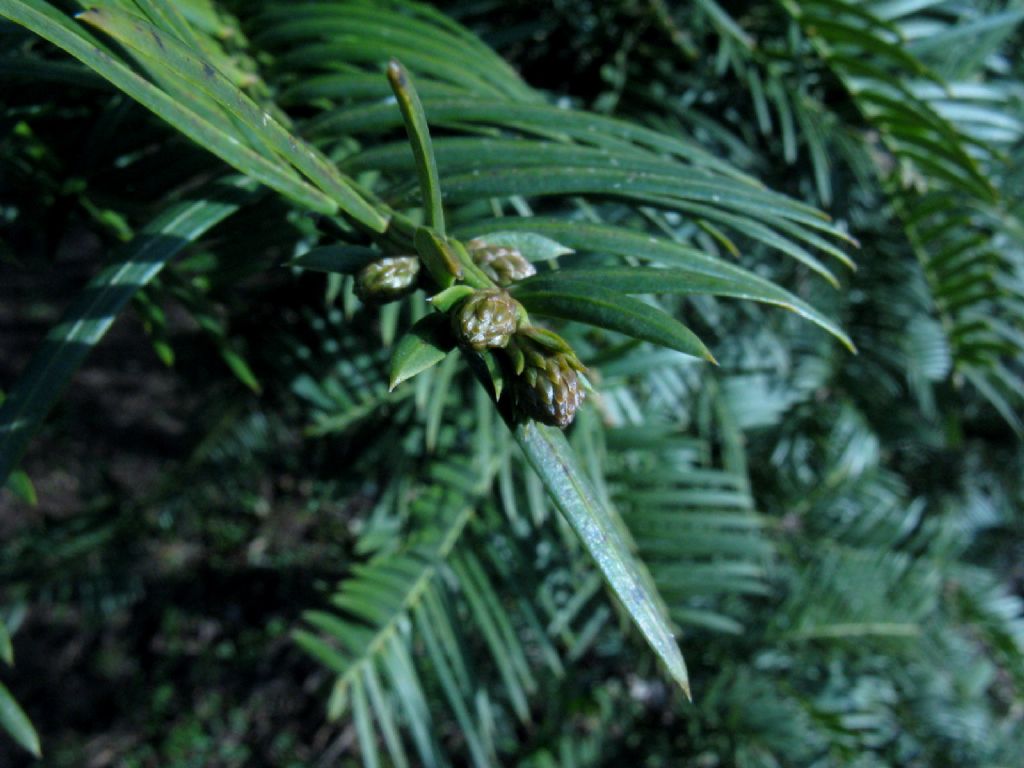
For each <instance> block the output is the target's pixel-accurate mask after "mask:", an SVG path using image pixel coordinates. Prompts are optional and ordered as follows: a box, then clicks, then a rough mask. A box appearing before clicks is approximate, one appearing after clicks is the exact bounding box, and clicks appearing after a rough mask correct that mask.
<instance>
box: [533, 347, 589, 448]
mask: <svg viewBox="0 0 1024 768" xmlns="http://www.w3.org/2000/svg"><path fill="white" fill-rule="evenodd" d="M553 335H554V334H552V336H553ZM563 344H564V342H563ZM519 346H520V348H521V350H522V353H523V357H524V365H523V370H522V373H521V374H520V375H519V379H518V381H517V389H516V399H517V401H518V406H519V408H520V410H522V411H524V412H525V413H527V414H529V415H530V416H532V417H533V418H535V419H537V420H538V421H542V422H544V423H545V424H553V425H555V426H557V427H562V428H563V429H564V428H565V427H567V426H569V425H570V424H571V423H572V420H573V417H574V416H575V415H576V411H577V409H578V408H579V407H580V404H581V403H582V402H583V398H584V397H585V396H586V389H585V385H586V368H584V366H583V364H582V363H581V362H580V361H579V359H578V358H577V357H576V355H575V354H574V353H573V352H572V350H571V349H569V348H568V346H565V347H564V348H563V349H551V348H549V347H544V346H540V345H537V344H535V343H531V342H530V341H527V342H526V343H521V344H520V345H519Z"/></svg>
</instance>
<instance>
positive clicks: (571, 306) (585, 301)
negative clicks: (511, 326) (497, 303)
mask: <svg viewBox="0 0 1024 768" xmlns="http://www.w3.org/2000/svg"><path fill="white" fill-rule="evenodd" d="M515 297H516V299H518V300H519V301H520V302H521V303H522V305H523V306H524V307H526V309H527V311H528V312H531V313H535V314H538V315H545V316H547V317H557V318H559V319H562V320H575V321H577V322H581V323H589V324H590V325H596V326H598V327H599V328H607V329H608V330H610V331H618V332H619V333H623V334H625V335H627V336H632V337H633V338H635V339H641V340H642V341H649V342H651V343H652V344H660V345H661V346H663V347H669V348H670V349H675V350H678V351H679V352H683V353H685V354H687V355H693V356H694V357H699V358H702V359H704V360H709V361H710V362H712V363H714V362H715V358H714V357H713V356H712V354H711V352H709V351H708V348H707V347H705V346H704V342H702V341H701V340H700V339H699V338H697V335H696V334H695V333H694V332H693V331H691V330H690V329H689V328H687V327H686V326H685V325H683V324H682V323H680V322H679V321H678V320H676V319H675V318H673V317H672V316H671V315H669V314H667V313H665V312H662V311H661V310H659V309H655V308H654V307H652V306H651V305H649V304H644V303H643V302H642V301H638V300H636V299H632V298H630V297H628V296H623V295H622V294H620V293H616V292H615V291H610V290H607V289H605V288H600V287H598V286H596V285H592V284H590V283H576V282H573V283H568V282H567V283H566V284H565V285H561V284H559V285H558V286H557V287H556V286H550V287H544V288H537V289H530V288H526V289H522V290H517V291H516V292H515Z"/></svg>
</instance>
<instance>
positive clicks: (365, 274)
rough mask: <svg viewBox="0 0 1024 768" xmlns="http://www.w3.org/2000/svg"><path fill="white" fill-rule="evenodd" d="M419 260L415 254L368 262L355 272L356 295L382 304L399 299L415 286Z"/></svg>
mask: <svg viewBox="0 0 1024 768" xmlns="http://www.w3.org/2000/svg"><path fill="white" fill-rule="evenodd" d="M419 273H420V260H419V259H418V258H417V257H415V256H389V257H387V258H384V259H378V260H377V261H373V262H370V263H369V264H367V265H366V266H365V267H363V268H362V269H361V270H359V272H358V273H357V274H356V285H355V288H356V295H357V296H358V297H359V298H360V299H362V300H363V301H365V302H368V303H376V304H383V303H385V302H388V301H394V300H395V299H400V298H402V297H403V296H405V295H407V294H409V293H412V291H413V290H414V289H415V288H416V278H417V277H418V276H419Z"/></svg>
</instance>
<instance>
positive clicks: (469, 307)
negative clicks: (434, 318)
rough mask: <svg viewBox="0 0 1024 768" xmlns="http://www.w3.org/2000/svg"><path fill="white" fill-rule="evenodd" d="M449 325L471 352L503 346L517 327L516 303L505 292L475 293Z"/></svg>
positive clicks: (517, 311)
mask: <svg viewBox="0 0 1024 768" xmlns="http://www.w3.org/2000/svg"><path fill="white" fill-rule="evenodd" d="M452 324H453V327H454V329H455V335H456V336H457V337H458V338H459V340H460V341H462V343H464V344H467V345H469V346H470V347H472V348H473V349H477V350H480V349H486V348H487V347H504V346H506V345H507V344H508V341H509V339H510V338H511V337H512V334H513V333H515V332H516V327H517V326H518V325H519V302H517V301H516V300H515V299H513V298H512V297H511V296H509V295H508V294H507V293H505V292H504V291H499V290H493V289H492V290H487V291H477V292H476V293H474V294H473V295H472V296H469V297H468V298H467V299H466V300H465V301H463V302H462V304H460V305H459V307H458V309H457V310H456V312H455V314H454V315H453V320H452Z"/></svg>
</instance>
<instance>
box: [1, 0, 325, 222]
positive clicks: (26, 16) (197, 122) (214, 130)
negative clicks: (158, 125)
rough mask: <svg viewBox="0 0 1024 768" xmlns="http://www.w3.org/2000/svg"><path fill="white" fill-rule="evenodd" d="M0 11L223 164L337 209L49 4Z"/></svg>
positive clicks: (5, 2)
mask: <svg viewBox="0 0 1024 768" xmlns="http://www.w3.org/2000/svg"><path fill="white" fill-rule="evenodd" d="M0 16H6V17H7V18H9V19H11V20H12V21H15V22H17V23H18V24H21V25H22V26H24V27H26V28H28V29H30V30H31V31H33V32H35V33H36V34H37V35H39V36H40V37H42V38H45V39H46V40H49V41H50V42H51V43H53V44H54V45H56V46H57V47H58V48H61V49H63V50H65V51H67V52H68V53H70V54H71V55H72V56H74V57H75V58H76V59H78V60H79V61H81V62H82V63H83V64H85V65H86V66H87V67H89V68H90V69H93V70H94V71H95V72H96V73H97V74H99V75H101V76H102V77H104V78H105V79H106V80H109V81H110V82H111V83H113V84H114V85H115V86H117V88H119V89H120V90H122V91H124V92H125V93H126V94H127V95H129V96H131V97H132V98H133V99H135V100H136V101H137V102H139V103H140V104H142V105H143V106H144V107H146V108H147V109H149V110H150V111H152V112H153V113H154V114H156V115H157V116H158V117H160V118H162V119H163V120H166V121H167V122H168V123H170V124H171V125H172V126H174V127H175V128H176V129H178V130H179V131H181V132H182V133H183V134H185V135H186V136H188V137H189V138H190V139H192V140H193V141H194V142H196V143H197V144H199V145H200V146H202V147H205V148H207V149H208V150H210V151H211V152H212V153H213V154H215V155H216V156H217V157H219V158H220V159H221V160H223V161H224V162H226V163H227V164H228V165H231V166H232V167H234V168H236V169H237V170H239V171H241V172H242V173H244V174H246V175H247V176H251V177H252V178H253V179H255V180H257V181H259V182H260V183H262V184H266V185H267V186H268V187H270V188H271V189H275V190H277V191H278V192H280V193H281V194H283V195H285V196H287V197H289V198H291V199H292V200H294V201H295V202H297V203H299V204H301V205H304V206H305V207H307V208H309V209H310V210H314V211H317V212H319V213H325V214H333V213H336V212H337V209H338V205H337V203H336V202H335V201H334V200H332V199H331V198H330V197H328V196H327V195H325V194H324V193H323V192H321V191H320V190H318V189H316V188H315V187H313V186H312V185H310V184H307V183H306V182H305V181H303V180H302V178H301V177H299V175H298V174H297V173H295V171H294V170H292V168H291V167H289V166H288V165H286V164H283V163H274V162H271V161H270V160H268V159H267V158H265V157H262V156H261V155H259V154H258V153H256V152H254V151H253V150H252V149H250V148H248V147H246V146H244V145H242V144H240V143H238V141H237V140H236V139H235V137H233V136H230V135H228V134H227V133H225V132H224V131H222V130H221V129H220V128H218V127H217V126H215V125H213V124H212V123H210V122H209V121H207V120H206V119H204V118H203V117H201V116H200V115H199V114H198V113H196V112H193V111H192V110H190V109H187V108H186V107H183V106H181V105H180V104H179V103H178V102H177V101H176V100H175V99H174V98H172V97H171V96H169V95H168V94H166V93H164V92H163V91H162V90H160V89H159V88H157V87H156V86H154V85H153V84H152V83H150V82H149V81H147V80H145V79H144V78H142V77H140V76H139V75H138V74H136V73H135V72H133V71H132V70H131V69H129V68H128V67H127V66H125V65H124V64H123V63H121V62H120V61H118V60H117V59H115V58H114V57H113V56H112V55H111V54H110V53H109V52H107V51H106V50H104V49H102V48H101V47H99V45H98V44H97V42H96V41H95V39H94V38H92V37H91V36H89V35H87V34H85V33H84V32H83V31H82V30H80V29H78V28H76V27H75V26H74V25H73V24H72V23H71V21H70V20H69V19H68V18H67V17H66V16H64V15H63V14H61V13H60V12H58V11H57V10H55V9H54V8H52V7H50V6H48V5H46V4H44V3H40V2H37V1H36V0H32V2H24V1H22V2H14V0H0Z"/></svg>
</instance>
